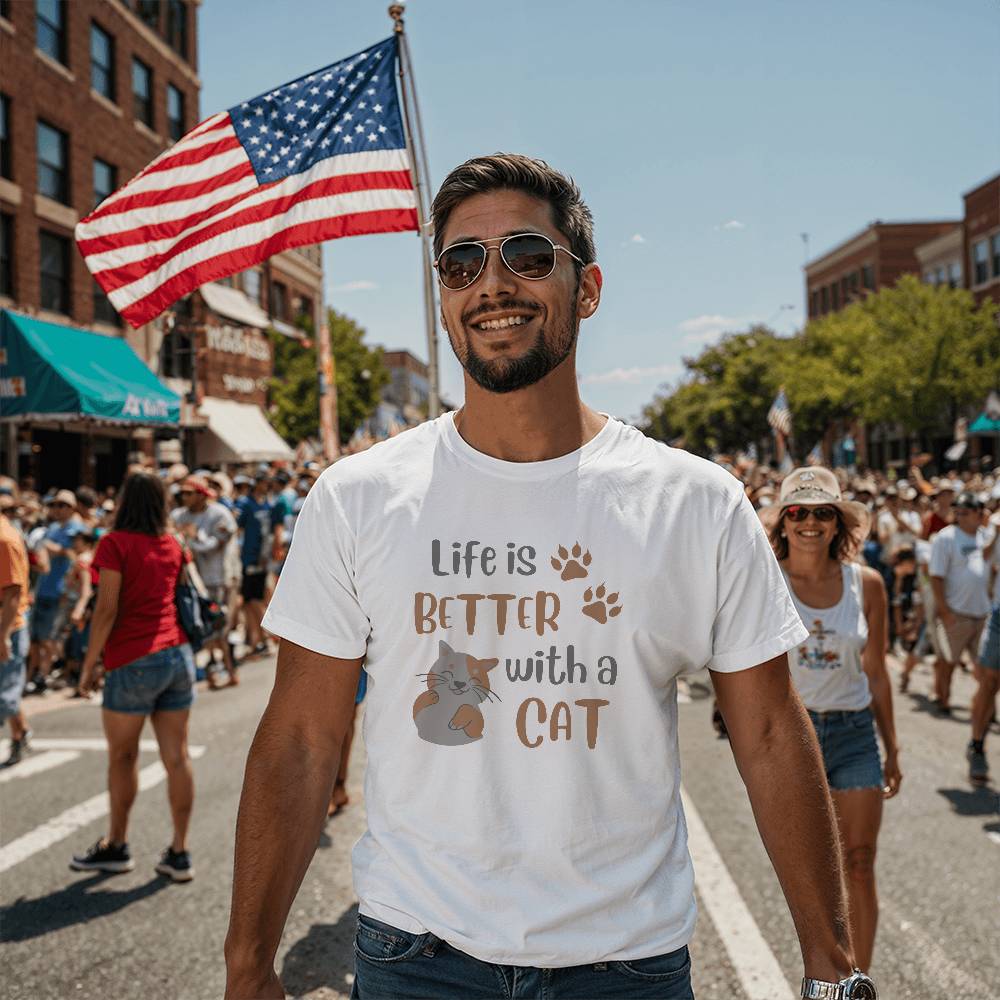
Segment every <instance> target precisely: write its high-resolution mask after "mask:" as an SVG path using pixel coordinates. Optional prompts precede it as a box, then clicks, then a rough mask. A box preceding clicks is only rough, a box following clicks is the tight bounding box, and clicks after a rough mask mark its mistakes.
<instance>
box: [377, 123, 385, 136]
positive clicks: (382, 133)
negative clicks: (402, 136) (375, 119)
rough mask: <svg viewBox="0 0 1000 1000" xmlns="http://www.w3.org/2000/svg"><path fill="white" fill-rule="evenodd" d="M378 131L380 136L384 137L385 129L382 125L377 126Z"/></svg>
mask: <svg viewBox="0 0 1000 1000" xmlns="http://www.w3.org/2000/svg"><path fill="white" fill-rule="evenodd" d="M378 130H379V134H380V135H384V134H385V132H386V127H385V126H384V125H379V127H378Z"/></svg>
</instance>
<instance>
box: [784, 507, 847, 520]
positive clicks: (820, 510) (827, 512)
mask: <svg viewBox="0 0 1000 1000" xmlns="http://www.w3.org/2000/svg"><path fill="white" fill-rule="evenodd" d="M810 514H812V515H813V516H814V517H815V518H816V520H817V521H832V520H833V519H834V518H835V517H836V516H837V508H836V507H807V506H803V505H802V504H794V505H793V506H791V507H786V508H785V517H787V518H788V520H789V521H804V520H805V519H806V518H807V517H808V516H809V515H810Z"/></svg>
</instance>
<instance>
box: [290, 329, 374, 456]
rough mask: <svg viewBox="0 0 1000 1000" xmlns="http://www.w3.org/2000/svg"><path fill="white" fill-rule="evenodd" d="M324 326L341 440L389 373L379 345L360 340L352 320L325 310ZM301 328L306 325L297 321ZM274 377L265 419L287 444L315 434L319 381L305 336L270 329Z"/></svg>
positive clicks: (310, 343) (348, 435) (365, 412)
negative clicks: (326, 330) (331, 355)
mask: <svg viewBox="0 0 1000 1000" xmlns="http://www.w3.org/2000/svg"><path fill="white" fill-rule="evenodd" d="M327 326H328V328H329V331H330V344H331V348H332V352H333V359H334V367H335V379H336V385H337V420H338V423H339V428H340V442H341V444H346V443H347V442H348V441H349V440H350V438H351V435H352V434H353V433H354V431H355V430H356V429H357V427H358V425H359V424H360V423H361V422H362V421H364V420H365V419H366V418H367V417H369V416H371V414H372V413H373V412H374V411H375V408H376V406H378V402H379V398H380V396H381V392H382V388H383V386H385V385H386V384H387V383H388V382H389V380H390V376H389V372H388V370H387V369H386V367H385V364H384V363H383V361H382V349H381V348H370V347H368V346H367V345H366V344H365V343H364V337H365V331H364V329H363V328H362V327H360V326H359V325H358V324H357V323H355V322H354V320H352V319H350V318H349V317H348V316H345V315H344V314H343V313H339V312H337V311H336V310H334V309H328V310H327ZM303 329H304V330H305V332H307V333H311V330H310V329H309V328H308V327H306V326H305V324H303ZM270 339H271V343H272V345H273V347H274V378H273V379H271V413H270V418H271V423H272V425H273V426H274V428H275V429H276V430H277V432H278V433H279V434H280V435H281V436H282V437H283V438H284V439H285V440H286V441H288V442H289V443H291V444H297V443H298V442H299V441H302V440H303V439H305V438H309V437H312V438H314V437H317V436H318V434H319V384H318V379H317V374H316V346H315V344H314V343H313V341H312V340H311V339H310V338H306V339H305V340H302V341H298V340H294V339H292V338H290V337H286V336H284V335H283V334H280V333H277V332H275V331H273V330H272V331H271V333H270Z"/></svg>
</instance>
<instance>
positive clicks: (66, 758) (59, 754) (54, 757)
mask: <svg viewBox="0 0 1000 1000" xmlns="http://www.w3.org/2000/svg"><path fill="white" fill-rule="evenodd" d="M79 756H80V751H79V750H49V751H48V752H47V753H41V754H39V755H38V756H37V757H28V758H27V759H25V760H22V761H21V763H20V764H18V765H16V766H15V767H5V768H4V769H3V770H2V771H0V785H3V784H6V782H8V781H14V780H15V779H17V778H30V777H31V775H33V774H38V773H39V772H41V771H48V770H49V769H50V768H53V767H58V766H59V765H60V764H68V763H69V762H70V761H71V760H76V759H77V757H79Z"/></svg>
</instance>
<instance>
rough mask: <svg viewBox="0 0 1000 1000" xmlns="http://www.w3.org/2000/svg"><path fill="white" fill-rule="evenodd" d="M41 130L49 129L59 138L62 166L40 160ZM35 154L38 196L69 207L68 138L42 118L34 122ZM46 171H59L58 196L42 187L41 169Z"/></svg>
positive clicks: (70, 189)
mask: <svg viewBox="0 0 1000 1000" xmlns="http://www.w3.org/2000/svg"><path fill="white" fill-rule="evenodd" d="M43 128H47V129H50V130H51V131H52V132H55V133H56V135H57V136H58V138H59V141H60V145H61V148H62V160H63V162H62V165H61V166H56V165H53V164H52V163H50V162H49V161H48V160H45V159H43V158H42V151H41V130H42V129H43ZM35 154H36V159H37V170H36V174H37V178H36V184H35V186H36V189H37V191H38V193H39V194H40V195H43V196H44V197H46V198H50V199H51V200H52V201H58V202H59V203H60V204H61V205H70V204H71V203H72V201H71V191H72V187H71V185H70V174H69V136H68V135H67V134H66V133H65V132H64V131H63V130H62V129H61V128H57V127H56V126H55V125H53V124H52V123H51V122H47V121H46V120H45V119H44V118H37V119H36V120H35ZM43 167H44V168H45V169H46V170H52V171H55V170H61V182H60V186H59V193H58V194H55V195H54V194H51V193H50V192H49V191H46V190H44V189H43V187H42V178H43V176H46V175H45V172H44V171H43V169H42V168H43Z"/></svg>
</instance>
